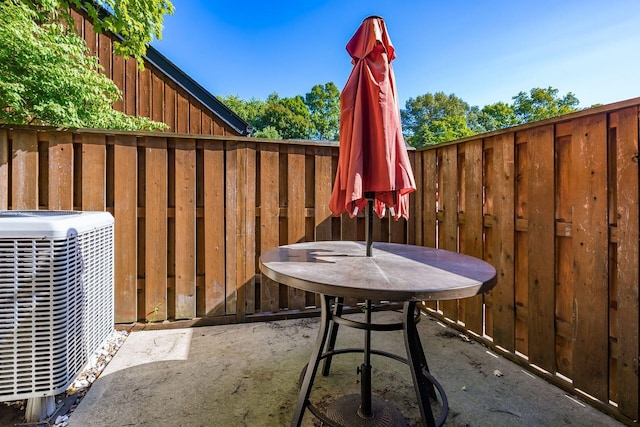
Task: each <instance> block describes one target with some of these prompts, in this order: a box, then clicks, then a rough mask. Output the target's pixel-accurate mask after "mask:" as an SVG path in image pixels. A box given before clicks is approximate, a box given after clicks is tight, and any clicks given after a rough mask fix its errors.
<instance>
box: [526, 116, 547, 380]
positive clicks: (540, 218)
mask: <svg viewBox="0 0 640 427" xmlns="http://www.w3.org/2000/svg"><path fill="white" fill-rule="evenodd" d="M527 139H528V144H527V145H528V150H527V154H528V165H529V168H528V171H529V186H528V203H529V208H528V215H529V218H528V219H529V229H528V232H527V234H528V251H529V252H528V254H527V255H526V256H527V264H528V288H529V292H528V302H529V310H528V313H529V319H528V326H529V330H528V340H529V351H528V355H529V360H530V361H531V362H532V363H534V364H536V365H538V366H540V367H542V368H544V369H546V370H548V371H549V372H555V352H554V351H553V350H554V349H555V298H554V296H555V274H554V266H555V251H554V249H555V248H554V245H553V242H554V240H555V221H554V218H555V214H554V212H555V209H554V198H553V197H550V195H551V194H554V156H555V152H554V129H553V125H549V126H544V127H537V128H535V129H532V130H530V131H529V132H528V138H527ZM522 255H524V254H522ZM519 256H520V255H519Z"/></svg>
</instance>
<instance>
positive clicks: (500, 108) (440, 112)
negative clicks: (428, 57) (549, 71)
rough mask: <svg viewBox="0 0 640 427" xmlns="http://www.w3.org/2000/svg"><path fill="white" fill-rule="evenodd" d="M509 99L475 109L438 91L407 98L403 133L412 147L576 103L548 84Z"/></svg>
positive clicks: (554, 113) (574, 108) (540, 117)
mask: <svg viewBox="0 0 640 427" xmlns="http://www.w3.org/2000/svg"><path fill="white" fill-rule="evenodd" d="M513 100H514V103H513V104H512V105H510V104H506V103H503V102H498V103H495V104H490V105H486V106H484V107H482V109H479V108H478V107H475V106H474V107H470V106H469V104H467V103H466V102H464V101H463V100H462V99H460V98H458V97H457V96H455V95H454V94H451V95H445V94H444V93H442V92H437V93H435V94H431V93H427V94H425V95H420V96H418V97H416V98H410V99H409V100H408V101H407V102H406V108H405V109H404V110H402V111H401V115H402V125H403V130H404V134H405V137H406V139H407V141H408V142H409V144H411V145H413V146H414V147H421V146H425V145H434V144H440V143H442V142H446V141H451V140H454V139H458V138H464V137H466V136H471V135H475V134H478V133H482V132H490V131H494V130H498V129H504V128H507V127H510V126H516V125H520V124H524V123H529V122H533V121H537V120H543V119H547V118H550V117H555V116H559V115H562V114H567V113H571V112H574V111H577V110H578V105H579V101H578V99H577V98H576V97H575V95H574V94H573V93H571V92H569V93H567V94H566V95H565V96H563V97H559V96H558V90H557V89H554V88H552V87H548V88H546V89H541V88H533V89H531V91H530V92H529V93H526V92H520V93H518V94H517V95H516V96H514V97H513Z"/></svg>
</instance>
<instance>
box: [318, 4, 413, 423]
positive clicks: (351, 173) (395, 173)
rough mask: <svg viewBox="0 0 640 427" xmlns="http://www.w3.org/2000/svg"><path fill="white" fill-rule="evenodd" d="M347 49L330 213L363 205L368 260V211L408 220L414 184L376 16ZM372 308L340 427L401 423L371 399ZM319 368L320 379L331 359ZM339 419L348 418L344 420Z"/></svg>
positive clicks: (341, 402)
mask: <svg viewBox="0 0 640 427" xmlns="http://www.w3.org/2000/svg"><path fill="white" fill-rule="evenodd" d="M346 48H347V52H348V53H349V55H350V56H351V58H352V61H351V62H352V63H353V69H352V71H351V74H350V75H349V78H348V80H347V83H346V84H345V87H344V89H343V90H342V93H341V94H340V156H339V159H338V170H337V172H336V180H335V182H334V186H333V191H332V193H331V199H330V201H329V208H330V209H331V211H332V212H333V214H334V215H340V214H342V213H343V212H348V213H349V215H350V216H351V217H354V216H356V215H357V214H358V212H359V211H360V210H362V209H363V208H365V207H367V212H366V220H367V224H366V227H365V228H366V236H367V242H366V245H367V246H366V256H368V257H370V256H372V253H371V240H372V237H371V234H372V233H371V231H372V219H371V217H372V215H373V212H374V211H375V212H376V214H377V215H378V216H379V217H380V218H382V217H383V216H384V214H385V210H386V208H387V207H388V208H389V211H390V214H391V216H392V217H393V218H395V219H399V218H400V217H404V218H408V217H409V193H411V192H412V191H415V189H416V184H415V180H414V178H413V171H412V170H411V164H410V163H409V156H408V155H407V148H406V145H405V142H404V138H403V137H402V125H401V123H400V109H399V107H398V98H397V94H396V83H395V76H394V73H393V67H392V66H391V61H393V60H394V59H395V57H396V54H395V49H394V47H393V44H392V43H391V39H390V38H389V35H388V34H387V27H386V24H385V22H384V20H383V19H382V18H380V17H378V16H370V17H368V18H366V19H365V20H364V21H363V22H362V24H361V25H360V27H359V28H358V30H357V31H356V33H355V34H354V35H353V37H352V38H351V40H349V42H348V43H347V46H346ZM341 302H342V301H339V300H338V299H336V308H335V314H337V315H339V314H340V313H341V312H342V310H341V308H340V305H341ZM371 309H372V305H371V301H370V300H367V301H366V303H365V307H364V311H365V319H366V324H367V325H368V326H366V327H363V329H365V343H364V363H363V364H362V365H360V367H359V372H360V386H361V393H360V396H359V399H352V397H354V396H345V398H343V399H338V400H336V401H334V402H333V403H332V404H331V405H330V406H329V408H328V412H331V413H332V414H337V415H336V417H337V418H336V420H337V419H338V418H339V419H340V420H341V421H344V422H340V424H341V425H359V426H360V425H362V426H365V425H366V426H378V425H406V421H405V420H404V417H403V416H402V414H401V413H400V412H399V411H398V410H397V409H396V408H395V407H393V406H392V405H390V404H387V403H384V402H383V401H382V400H381V399H377V400H372V395H371V361H370V354H371V329H372V327H371ZM336 333H337V324H335V323H333V324H332V326H331V331H330V332H329V334H330V337H331V338H330V340H329V343H328V346H327V351H328V352H331V351H333V347H334V344H335V334H336ZM325 363H326V364H325V368H324V370H323V372H324V373H325V375H326V374H328V371H329V367H328V366H329V365H330V363H331V358H330V357H329V358H328V359H327V360H326V362H325ZM356 397H357V396H356ZM355 404H357V405H358V406H357V407H356V408H354V407H353V405H355ZM374 407H376V408H377V409H374ZM354 409H357V410H354ZM345 416H347V417H350V416H352V417H353V418H343V417H345ZM347 420H348V421H347Z"/></svg>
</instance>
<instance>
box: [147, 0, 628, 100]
mask: <svg viewBox="0 0 640 427" xmlns="http://www.w3.org/2000/svg"><path fill="white" fill-rule="evenodd" d="M173 3H174V6H175V13H174V15H172V16H167V17H166V19H165V28H164V31H163V38H162V40H160V41H154V42H153V44H152V45H153V46H154V47H155V48H156V49H158V50H159V51H160V52H161V53H162V54H163V55H165V56H166V57H167V58H169V60H171V61H172V62H174V63H175V64H176V65H177V66H178V67H180V68H181V69H182V70H183V71H185V72H186V73H187V74H189V75H190V76H191V77H192V78H194V79H195V80H196V81H197V82H198V83H200V84H201V85H202V86H203V87H204V88H206V89H207V90H208V91H210V92H211V93H212V94H214V95H223V96H227V95H236V96H238V97H240V98H241V99H244V100H249V99H251V98H256V99H263V100H264V99H266V97H267V96H268V95H269V94H271V93H273V92H276V93H277V94H278V95H279V96H280V97H290V96H295V95H303V96H304V94H306V93H307V92H309V91H310V90H311V88H312V87H313V86H314V85H316V84H324V83H327V82H333V83H335V84H336V86H337V87H338V88H339V89H340V90H342V88H343V86H344V84H345V82H346V80H347V77H348V76H349V73H350V72H351V63H350V58H349V56H348V54H347V53H346V51H345V45H346V43H347V42H348V41H349V39H350V38H351V36H352V35H353V33H354V32H355V31H356V29H357V28H358V26H359V25H360V23H361V22H362V20H363V19H364V18H366V17H367V16H370V15H379V16H382V17H383V18H384V19H385V22H386V24H387V29H388V31H389V35H390V37H391V41H392V42H393V44H394V46H395V48H396V54H397V58H396V60H395V61H394V62H393V66H394V71H395V74H396V82H397V87H398V96H399V101H400V108H404V106H405V102H406V101H407V99H409V98H415V97H417V96H419V95H423V94H425V93H435V92H440V91H441V92H444V93H446V94H451V93H453V94H455V95H456V96H458V97H459V98H461V99H463V100H464V101H466V102H467V103H468V104H470V105H472V106H473V105H477V106H479V107H483V106H484V105H487V104H492V103H495V102H499V101H502V102H508V103H510V102H512V97H513V96H515V95H516V94H517V93H518V92H520V91H525V92H528V91H529V90H530V89H531V88H534V87H549V86H551V87H554V88H556V89H558V90H559V93H560V95H564V94H566V93H567V92H573V93H574V94H575V95H576V97H577V98H578V99H579V100H580V106H581V107H588V106H590V105H592V104H594V103H602V104H608V103H611V102H616V101H622V100H625V99H629V98H635V97H638V96H640V78H639V72H640V1H638V0H609V1H606V2H605V1H602V0H579V1H578V0H555V1H549V0H526V1H525V0H486V1H472V0H466V1H464V0H447V1H435V0H422V1H417V0H416V1H413V0H412V1H409V0H395V1H389V0H387V1H381V0H368V1H366V0H328V1H317V2H311V1H303V0H298V1H293V0H287V1H277V0H273V1H242V0H235V1H218V0H173Z"/></svg>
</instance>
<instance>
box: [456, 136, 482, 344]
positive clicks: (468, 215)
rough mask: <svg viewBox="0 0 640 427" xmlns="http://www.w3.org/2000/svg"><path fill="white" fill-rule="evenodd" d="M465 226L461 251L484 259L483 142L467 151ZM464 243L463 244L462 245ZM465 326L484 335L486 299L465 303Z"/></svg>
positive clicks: (480, 141)
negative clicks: (484, 306)
mask: <svg viewBox="0 0 640 427" xmlns="http://www.w3.org/2000/svg"><path fill="white" fill-rule="evenodd" d="M464 171H465V173H464V177H465V180H464V182H463V183H461V187H464V188H465V191H464V226H463V228H462V230H461V238H460V240H461V244H460V246H461V248H460V251H461V252H462V253H465V254H467V255H471V256H474V257H476V258H480V259H482V255H483V251H482V249H483V240H484V239H483V229H482V217H483V216H482V205H483V200H482V199H483V197H482V196H483V191H482V186H483V182H482V140H477V141H471V142H468V143H466V144H465V148H464ZM463 242H464V243H463ZM464 312H465V319H464V321H465V326H466V327H467V328H468V329H469V330H471V331H473V332H475V333H476V334H478V335H482V333H483V330H482V323H483V317H484V316H483V297H482V295H477V296H475V297H472V298H467V299H466V300H464Z"/></svg>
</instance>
